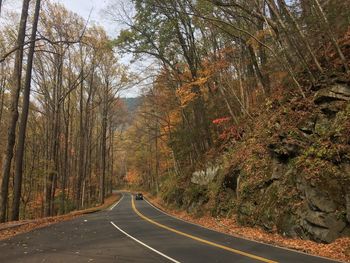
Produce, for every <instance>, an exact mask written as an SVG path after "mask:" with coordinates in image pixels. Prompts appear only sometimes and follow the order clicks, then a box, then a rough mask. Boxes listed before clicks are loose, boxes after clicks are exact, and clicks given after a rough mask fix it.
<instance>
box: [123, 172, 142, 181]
mask: <svg viewBox="0 0 350 263" xmlns="http://www.w3.org/2000/svg"><path fill="white" fill-rule="evenodd" d="M140 179H141V178H140V175H139V173H138V171H137V170H135V169H131V170H129V171H128V172H127V174H126V181H127V182H128V183H129V184H138V183H139V182H140Z"/></svg>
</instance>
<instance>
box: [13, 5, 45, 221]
mask: <svg viewBox="0 0 350 263" xmlns="http://www.w3.org/2000/svg"><path fill="white" fill-rule="evenodd" d="M40 5H41V0H36V4H35V12H34V18H33V27H32V33H31V36H30V46H29V53H28V60H27V69H26V77H25V82H24V90H23V106H22V112H21V118H20V123H19V133H18V145H17V151H16V165H15V179H14V197H13V205H12V217H11V219H12V220H18V219H19V208H20V201H21V192H22V178H23V156H24V144H25V137H26V129H27V121H28V112H29V103H30V87H31V81H32V69H33V58H34V51H35V43H36V41H35V39H36V33H37V28H38V21H39V16H40Z"/></svg>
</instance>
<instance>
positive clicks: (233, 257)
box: [0, 193, 335, 263]
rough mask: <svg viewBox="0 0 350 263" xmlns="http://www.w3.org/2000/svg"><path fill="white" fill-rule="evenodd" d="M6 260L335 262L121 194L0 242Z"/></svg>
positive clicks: (0, 257)
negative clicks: (104, 205)
mask: <svg viewBox="0 0 350 263" xmlns="http://www.w3.org/2000/svg"><path fill="white" fill-rule="evenodd" d="M6 262H24V263H27V262H35V263H37V262H74V263H75V262H146V263H147V262H200V263H205V262H210V263H212V262H269V263H272V262H293V263H297V262H301V263H316V262H317V263H326V262H335V261H331V260H327V259H324V258H319V257H312V256H308V255H306V254H303V253H298V252H294V251H291V250H287V249H282V248H277V247H274V246H270V245H265V244H262V243H258V242H253V241H248V240H245V239H241V238H235V237H232V236H229V235H225V234H222V233H219V232H216V231H212V230H209V229H206V228H203V227H200V226H197V225H194V224H190V223H186V222H184V221H182V220H179V219H176V218H174V217H171V216H169V215H167V214H165V213H163V212H161V211H159V210H158V209H156V208H154V207H153V206H151V205H150V204H149V203H148V202H147V201H145V200H136V201H135V200H133V198H132V196H131V195H130V194H128V193H124V194H123V197H122V199H121V200H120V202H118V203H117V204H116V205H115V206H113V207H111V208H110V209H108V210H106V211H103V212H98V213H95V214H90V215H85V216H82V217H79V218H77V219H74V220H71V221H66V222H61V223H58V224H55V225H51V226H49V227H45V228H41V229H37V230H33V231H31V232H29V233H26V234H21V235H17V236H15V237H13V238H11V239H8V240H4V241H0V263H6Z"/></svg>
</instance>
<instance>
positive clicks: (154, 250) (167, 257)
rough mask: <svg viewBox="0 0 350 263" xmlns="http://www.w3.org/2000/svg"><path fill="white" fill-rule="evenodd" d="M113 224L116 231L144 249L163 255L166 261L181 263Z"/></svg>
mask: <svg viewBox="0 0 350 263" xmlns="http://www.w3.org/2000/svg"><path fill="white" fill-rule="evenodd" d="M111 224H112V225H113V226H114V227H115V228H116V229H118V230H119V231H120V232H122V233H123V234H124V235H126V236H127V237H129V238H131V239H132V240H134V241H136V242H137V243H139V244H141V245H143V246H144V247H146V248H148V249H149V250H152V251H153V252H155V253H157V254H159V255H161V256H162V257H165V258H166V259H168V260H170V261H171V262H174V263H180V261H177V260H175V259H173V258H171V257H169V256H167V255H165V254H163V253H162V252H160V251H158V250H156V249H154V248H152V247H150V246H148V245H146V244H145V243H143V242H141V241H140V240H138V239H136V238H134V237H133V236H131V235H129V234H128V233H126V232H125V231H124V230H122V229H121V228H120V227H118V226H117V225H116V224H114V223H113V222H112V221H111Z"/></svg>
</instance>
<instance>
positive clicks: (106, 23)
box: [3, 0, 127, 37]
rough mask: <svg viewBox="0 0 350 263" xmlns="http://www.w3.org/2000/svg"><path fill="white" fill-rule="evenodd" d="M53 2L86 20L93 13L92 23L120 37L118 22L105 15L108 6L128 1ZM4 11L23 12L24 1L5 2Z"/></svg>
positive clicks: (7, 0) (84, 0) (82, 0)
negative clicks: (60, 4)
mask: <svg viewBox="0 0 350 263" xmlns="http://www.w3.org/2000/svg"><path fill="white" fill-rule="evenodd" d="M52 1H53V2H58V3H62V4H63V5H64V6H65V7H66V8H67V9H68V10H70V11H73V12H74V13H77V14H78V15H80V16H81V17H83V18H84V19H85V20H86V19H88V18H89V14H90V11H91V17H90V22H94V23H97V24H100V25H102V26H103V27H104V28H105V29H106V31H107V32H108V34H109V35H110V36H112V37H116V36H117V35H118V32H119V29H120V25H118V23H116V22H111V21H110V20H109V19H108V18H107V17H108V16H107V15H106V14H105V12H104V10H106V9H107V6H108V4H111V3H118V2H125V1H127V0H52ZM3 5H4V6H3V11H5V12H6V11H9V10H16V11H17V12H18V13H19V12H20V11H21V7H22V0H3Z"/></svg>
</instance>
